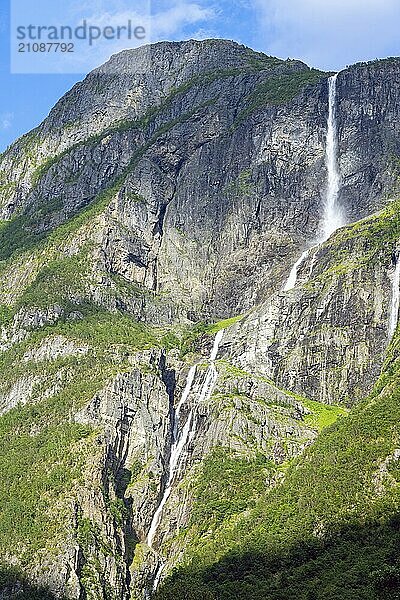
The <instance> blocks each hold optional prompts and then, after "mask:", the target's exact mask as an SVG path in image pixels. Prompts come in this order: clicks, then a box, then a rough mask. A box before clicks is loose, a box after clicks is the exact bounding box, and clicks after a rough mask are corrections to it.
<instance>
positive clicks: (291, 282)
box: [283, 250, 310, 292]
mask: <svg viewBox="0 0 400 600" xmlns="http://www.w3.org/2000/svg"><path fill="white" fill-rule="evenodd" d="M309 252H310V250H306V251H305V252H303V254H302V255H301V256H300V258H299V260H298V261H297V262H295V263H294V265H293V267H292V269H291V271H290V273H289V277H288V280H287V282H286V283H285V287H284V288H283V291H284V292H288V291H289V290H291V289H293V288H294V286H295V285H296V281H297V273H298V271H299V268H300V267H301V265H302V264H303V262H304V261H305V260H306V258H307V257H308V254H309Z"/></svg>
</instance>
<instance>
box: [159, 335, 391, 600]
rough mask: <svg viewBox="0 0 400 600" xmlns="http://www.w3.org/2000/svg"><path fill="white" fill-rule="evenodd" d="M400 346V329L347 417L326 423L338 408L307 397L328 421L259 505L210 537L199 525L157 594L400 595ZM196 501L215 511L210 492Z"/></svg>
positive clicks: (276, 598) (337, 599) (371, 599)
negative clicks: (365, 394) (370, 387)
mask: <svg viewBox="0 0 400 600" xmlns="http://www.w3.org/2000/svg"><path fill="white" fill-rule="evenodd" d="M399 349H400V336H399V335H398V334H397V338H396V339H395V341H394V343H393V345H392V348H391V350H390V352H389V356H388V361H387V364H386V366H385V369H384V372H383V374H382V376H381V378H380V379H379V381H378V383H377V385H376V387H375V389H374V391H373V393H372V394H371V396H370V397H369V398H367V399H366V400H365V401H363V402H362V403H361V404H360V405H359V406H357V407H356V408H354V409H353V410H352V411H351V412H350V413H349V415H348V416H347V417H346V418H345V419H338V420H337V422H336V423H335V424H333V425H330V426H328V425H329V422H330V420H331V416H332V418H333V416H334V412H335V410H336V409H335V408H333V409H331V410H333V412H332V413H330V412H329V410H330V409H329V408H326V409H324V410H321V407H319V406H316V405H315V403H309V408H310V409H311V410H313V412H314V414H315V417H313V418H314V419H315V421H314V424H315V425H317V426H318V427H320V428H321V429H322V431H321V434H320V436H319V438H318V439H317V441H316V442H315V444H314V445H313V446H312V447H311V448H310V449H309V450H308V451H307V452H306V455H305V456H304V457H302V458H301V459H296V460H294V461H293V462H292V464H290V465H289V466H288V468H287V469H286V473H285V479H284V481H283V482H282V483H280V484H278V485H276V487H274V488H273V489H271V490H267V491H265V492H263V493H261V494H260V496H259V497H258V499H257V500H256V506H255V507H254V508H250V509H247V510H244V511H243V512H241V513H240V514H237V515H236V516H235V518H234V519H233V520H232V519H231V518H226V519H224V520H222V521H220V523H221V524H220V525H219V527H216V529H215V531H214V533H213V536H212V537H211V536H210V535H207V534H206V533H204V532H203V529H202V530H201V531H202V532H203V533H199V534H198V533H197V532H196V531H192V532H191V533H192V534H193V535H191V538H190V540H191V541H190V543H189V547H188V550H187V554H186V562H185V564H184V565H183V566H182V567H181V568H180V569H178V570H177V571H176V572H175V573H174V574H173V575H171V577H170V578H169V579H168V580H167V582H166V583H165V585H164V586H163V588H161V589H160V591H159V593H158V594H157V599H160V600H167V599H168V600H169V599H172V598H185V597H188V598H189V597H190V598H196V599H197V598H199V599H200V598H209V599H210V600H214V599H215V600H217V599H218V600H220V599H226V600H228V599H229V598H248V599H249V600H261V599H264V598H268V599H271V600H284V599H285V600H297V599H298V598H304V599H312V598H314V599H318V600H350V599H352V598H357V599H365V600H376V599H379V600H380V599H382V600H383V599H386V598H399V597H400V563H399V561H398V556H397V547H398V544H399V543H400V537H399V527H398V506H399V501H400V466H399V461H398V459H397V458H396V456H397V454H396V453H395V452H394V451H395V449H396V448H399V447H400V434H399V429H398V423H399V420H400V355H399ZM335 416H336V415H335ZM218 478H219V480H222V479H223V478H224V474H223V473H222V472H219V474H218ZM228 481H229V478H228ZM228 485H229V484H228ZM200 489H202V488H201V487H200ZM219 492H220V493H223V492H222V491H221V490H219ZM208 498H209V500H210V502H211V505H210V508H209V514H211V512H212V510H213V504H212V502H213V496H212V494H209V495H208ZM204 501H205V506H203V504H204ZM197 502H198V503H199V508H196V504H197ZM197 502H196V504H195V506H194V511H196V510H201V513H202V514H208V513H207V502H208V500H207V494H206V496H204V494H203V492H202V493H201V494H200V496H199V500H197ZM210 511H211V512H210Z"/></svg>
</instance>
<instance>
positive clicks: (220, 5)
mask: <svg viewBox="0 0 400 600" xmlns="http://www.w3.org/2000/svg"><path fill="white" fill-rule="evenodd" d="M150 1H151V6H150V7H149V8H148V9H147V10H148V11H150V12H151V20H150V21H148V20H147V16H146V11H145V12H143V11H144V10H145V8H144V7H146V3H145V1H144V0H140V1H139V0H63V2H62V3H58V2H55V1H54V0H36V2H32V0H0V151H1V150H3V149H4V148H5V147H6V146H7V145H8V144H9V143H11V142H12V141H13V140H14V139H16V138H17V137H18V136H20V135H21V134H23V133H25V132H26V131H29V130H30V129H32V128H33V127H35V126H36V125H38V124H39V123H40V122H41V121H42V120H43V118H45V116H46V115H47V114H48V112H49V110H50V109H51V107H52V106H53V105H54V104H55V102H56V101H57V100H58V99H59V98H60V97H61V96H62V95H63V94H64V93H65V92H66V91H67V90H68V89H69V88H70V87H71V86H72V85H73V84H74V83H75V82H77V81H79V80H81V79H82V78H83V76H84V74H85V73H86V72H87V71H88V70H90V69H91V68H92V67H94V66H96V65H97V64H98V63H99V62H103V61H104V60H105V59H106V58H107V57H108V56H109V55H110V54H112V53H114V52H116V51H119V50H120V49H122V48H125V47H127V46H128V43H127V42H126V41H123V40H121V41H120V42H118V43H116V42H112V43H110V42H103V43H100V44H99V45H98V46H97V47H96V48H95V49H94V51H93V52H92V54H91V55H90V56H89V55H88V58H87V61H86V62H83V63H82V67H77V66H76V65H75V70H76V71H77V70H81V71H82V72H75V73H74V74H72V75H71V74H66V73H60V74H12V73H11V72H10V15H11V8H12V9H13V13H14V14H15V13H16V14H17V19H18V15H19V14H20V15H22V14H23V13H24V10H23V9H24V3H25V6H26V11H25V12H26V15H29V8H30V7H32V6H34V7H35V11H36V13H38V14H40V15H41V16H40V19H41V20H43V23H48V24H52V23H54V22H55V20H57V19H58V20H59V21H61V22H65V21H64V19H65V18H66V17H65V14H66V13H65V12H63V11H65V10H66V9H68V10H69V11H70V12H71V11H72V12H75V14H76V15H79V18H82V16H83V17H86V15H87V16H88V18H95V19H96V22H98V23H99V24H100V23H101V24H103V25H104V24H108V23H124V22H125V20H126V18H127V17H128V16H129V15H132V16H133V18H134V19H136V21H137V20H138V18H142V19H145V20H146V23H148V22H149V23H150V24H151V37H152V40H153V41H157V40H160V39H170V40H179V39H187V38H190V37H194V38H198V39H201V38H206V37H221V38H228V39H234V40H236V41H238V42H241V43H243V44H246V45H248V46H250V47H252V48H254V49H256V50H261V51H263V52H266V53H267V54H272V55H275V56H280V57H282V58H287V57H290V58H299V59H301V60H304V61H305V62H307V63H308V64H309V65H311V66H315V67H319V68H322V69H326V70H339V69H342V68H344V67H345V66H346V65H348V64H352V63H354V62H357V61H359V60H370V59H374V58H378V57H379V58H382V57H386V56H397V55H400V27H399V23H400V1H399V0H149V2H150ZM11 2H12V3H14V4H13V5H12V6H10V3H11ZM61 7H62V8H61ZM17 9H18V10H17ZM18 11H19V12H18ZM138 15H140V17H138ZM26 18H30V17H28V16H27V17H26ZM14 29H15V24H14V27H13V30H14ZM14 69H15V68H14ZM64 70H68V69H66V68H65V69H64Z"/></svg>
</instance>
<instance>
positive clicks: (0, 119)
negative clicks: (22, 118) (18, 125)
mask: <svg viewBox="0 0 400 600" xmlns="http://www.w3.org/2000/svg"><path fill="white" fill-rule="evenodd" d="M13 120H14V113H11V112H8V113H2V114H0V129H2V130H3V131H5V130H6V129H10V127H11V126H12V124H13Z"/></svg>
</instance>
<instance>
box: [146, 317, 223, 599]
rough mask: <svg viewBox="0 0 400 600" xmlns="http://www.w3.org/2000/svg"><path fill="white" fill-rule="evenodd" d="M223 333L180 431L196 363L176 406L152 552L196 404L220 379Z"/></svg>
mask: <svg viewBox="0 0 400 600" xmlns="http://www.w3.org/2000/svg"><path fill="white" fill-rule="evenodd" d="M223 335H224V330H223V329H222V330H221V331H219V332H218V333H217V334H216V336H215V339H214V344H213V347H212V350H211V354H210V357H209V359H208V360H209V362H210V365H209V367H208V369H207V371H206V374H205V378H204V382H203V384H202V386H201V388H200V391H199V394H198V398H197V400H196V401H195V402H194V404H193V405H192V407H191V409H190V411H189V414H188V416H187V418H186V421H185V424H184V426H183V428H182V429H181V430H180V429H179V417H180V412H181V409H182V406H183V405H184V404H185V403H186V402H187V399H188V397H189V395H190V393H191V391H192V387H193V382H194V379H195V377H196V372H197V365H194V366H193V367H191V369H190V370H189V373H188V376H187V379H186V385H185V389H184V391H183V393H182V396H181V399H180V401H179V403H178V406H177V407H176V410H175V411H174V414H173V426H172V432H173V436H172V446H171V455H170V460H169V470H168V479H167V483H166V485H165V490H164V494H163V497H162V499H161V502H160V504H159V505H158V508H157V510H156V512H155V513H154V516H153V519H152V521H151V524H150V529H149V532H148V534H147V545H148V546H149V548H151V549H152V550H153V551H154V547H153V545H154V539H155V536H156V534H157V530H158V527H159V525H160V521H161V517H162V513H163V510H164V506H165V504H166V502H167V501H168V498H169V497H170V495H171V492H172V486H173V484H174V482H175V480H176V478H177V476H178V475H179V472H180V469H181V466H182V457H183V455H184V450H185V448H186V446H187V444H188V442H190V441H191V440H192V439H193V438H194V436H195V434H196V428H197V416H196V406H197V404H199V403H204V402H207V401H208V400H209V399H210V397H211V394H212V392H213V389H214V386H215V383H216V381H217V378H218V373H217V369H216V368H215V361H216V359H217V356H218V350H219V347H220V344H221V341H222V338H223ZM154 552H155V551H154ZM164 566H165V564H164V562H162V563H161V564H160V566H159V568H158V570H157V573H156V577H155V579H154V583H153V591H155V590H156V589H157V587H158V584H159V582H160V579H161V575H162V572H163V570H164Z"/></svg>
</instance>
